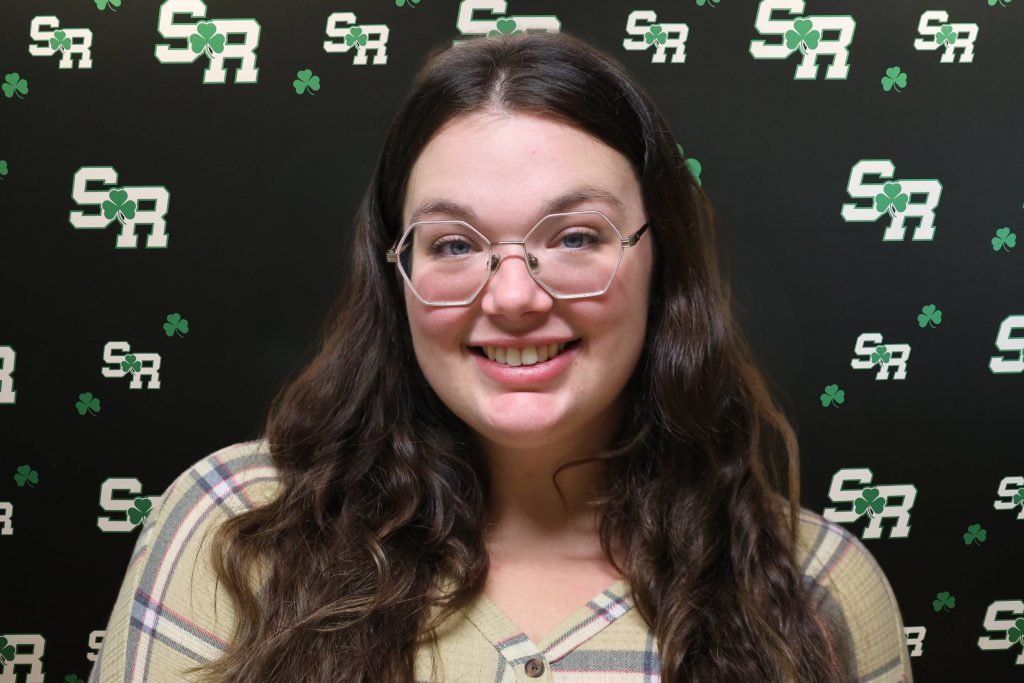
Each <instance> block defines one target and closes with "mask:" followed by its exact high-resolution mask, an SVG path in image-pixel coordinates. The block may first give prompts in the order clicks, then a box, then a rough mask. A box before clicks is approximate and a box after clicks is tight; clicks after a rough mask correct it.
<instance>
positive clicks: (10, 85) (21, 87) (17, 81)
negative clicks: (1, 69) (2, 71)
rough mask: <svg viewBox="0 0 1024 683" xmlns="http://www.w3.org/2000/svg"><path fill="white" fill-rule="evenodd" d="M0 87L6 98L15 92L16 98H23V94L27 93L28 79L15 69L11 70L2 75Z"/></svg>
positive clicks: (12, 95)
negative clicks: (2, 79)
mask: <svg viewBox="0 0 1024 683" xmlns="http://www.w3.org/2000/svg"><path fill="white" fill-rule="evenodd" d="M0 89H2V90H3V91H4V95H6V96H7V99H10V98H12V97H14V95H15V94H17V95H18V99H25V98H24V97H23V95H27V94H28V81H26V80H25V79H24V78H22V77H21V76H20V75H19V74H18V72H17V71H12V72H11V73H9V74H7V75H6V76H4V84H3V85H2V86H0Z"/></svg>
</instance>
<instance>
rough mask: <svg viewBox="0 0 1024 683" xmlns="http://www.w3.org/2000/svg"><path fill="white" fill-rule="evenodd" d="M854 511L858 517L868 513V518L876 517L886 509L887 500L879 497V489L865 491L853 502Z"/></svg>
mask: <svg viewBox="0 0 1024 683" xmlns="http://www.w3.org/2000/svg"><path fill="white" fill-rule="evenodd" d="M853 509H854V510H855V511H856V513H857V514H858V515H863V514H864V513H865V512H866V513H868V517H874V516H875V515H877V514H881V512H882V510H884V509H885V498H884V497H880V496H879V495H878V489H877V488H868V489H863V490H862V491H861V492H860V498H858V499H857V500H855V501H853Z"/></svg>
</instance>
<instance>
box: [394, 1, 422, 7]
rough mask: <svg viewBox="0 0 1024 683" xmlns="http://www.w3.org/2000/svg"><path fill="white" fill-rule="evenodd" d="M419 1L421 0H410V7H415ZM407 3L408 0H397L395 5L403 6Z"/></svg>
mask: <svg viewBox="0 0 1024 683" xmlns="http://www.w3.org/2000/svg"><path fill="white" fill-rule="evenodd" d="M419 1H420V0H408V2H409V7H415V6H416V5H417V4H419ZM405 3H406V0H395V7H401V6H402V5H404V4H405Z"/></svg>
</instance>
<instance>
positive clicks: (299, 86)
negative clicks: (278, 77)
mask: <svg viewBox="0 0 1024 683" xmlns="http://www.w3.org/2000/svg"><path fill="white" fill-rule="evenodd" d="M364 37H365V36H364ZM295 75H296V76H298V78H297V79H296V80H294V81H292V87H293V88H295V92H297V93H298V94H299V95H301V94H302V93H304V92H306V90H307V89H308V90H309V94H310V95H312V94H313V91H314V90H319V89H320V77H319V76H314V75H313V71H312V70H310V69H303V70H302V71H300V72H298V73H297V74H295ZM167 336H168V337H169V336H171V335H167Z"/></svg>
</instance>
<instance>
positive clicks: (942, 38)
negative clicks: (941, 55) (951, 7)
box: [935, 24, 956, 45]
mask: <svg viewBox="0 0 1024 683" xmlns="http://www.w3.org/2000/svg"><path fill="white" fill-rule="evenodd" d="M955 40H956V31H954V30H953V25H952V24H943V25H942V26H940V27H939V32H938V33H936V34H935V42H936V43H938V44H939V45H942V44H943V43H950V44H952V43H953V42H954V41H955Z"/></svg>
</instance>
